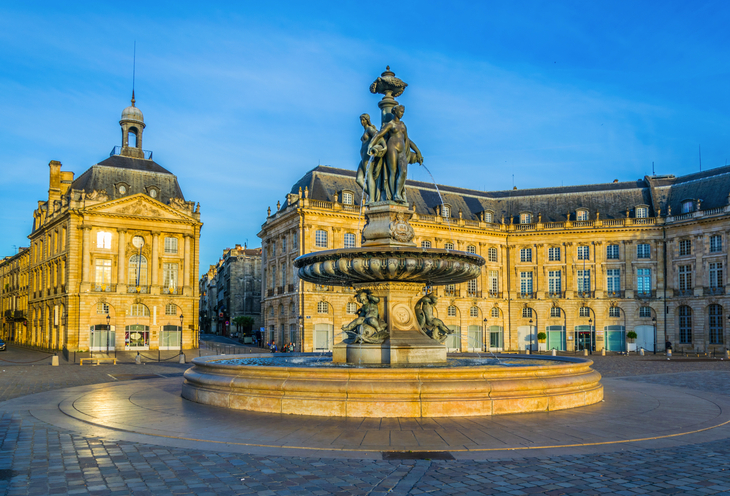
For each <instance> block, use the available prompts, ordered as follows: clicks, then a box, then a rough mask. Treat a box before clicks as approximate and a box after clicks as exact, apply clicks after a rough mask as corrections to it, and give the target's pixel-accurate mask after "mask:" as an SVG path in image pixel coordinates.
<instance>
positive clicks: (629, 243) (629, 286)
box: [623, 240, 636, 298]
mask: <svg viewBox="0 0 730 496" xmlns="http://www.w3.org/2000/svg"><path fill="white" fill-rule="evenodd" d="M635 252H636V248H635V247H634V242H633V240H624V260H625V261H626V271H625V273H626V275H625V276H624V279H625V280H624V281H623V282H624V288H626V298H633V297H634V258H635Z"/></svg>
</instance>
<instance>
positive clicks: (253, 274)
mask: <svg viewBox="0 0 730 496" xmlns="http://www.w3.org/2000/svg"><path fill="white" fill-rule="evenodd" d="M198 285H199V293H200V329H201V331H203V332H208V333H211V334H220V335H223V336H231V335H232V334H233V333H235V332H236V326H235V325H234V324H233V319H235V318H236V317H242V316H248V317H251V318H253V319H254V324H253V330H257V329H259V327H260V326H261V325H262V323H261V248H253V249H249V248H247V247H245V246H244V247H242V246H241V245H236V246H235V248H226V249H225V250H224V251H223V257H222V258H221V259H220V260H219V261H218V263H217V264H216V265H211V266H210V268H209V269H208V272H207V273H206V274H203V276H202V277H201V278H200V281H199V284H198Z"/></svg>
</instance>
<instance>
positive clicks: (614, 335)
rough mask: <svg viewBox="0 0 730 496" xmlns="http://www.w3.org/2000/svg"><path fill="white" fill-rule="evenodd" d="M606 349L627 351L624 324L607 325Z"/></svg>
mask: <svg viewBox="0 0 730 496" xmlns="http://www.w3.org/2000/svg"><path fill="white" fill-rule="evenodd" d="M606 350H607V351H626V339H625V338H624V326H606Z"/></svg>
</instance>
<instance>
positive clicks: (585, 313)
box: [578, 307, 591, 317]
mask: <svg viewBox="0 0 730 496" xmlns="http://www.w3.org/2000/svg"><path fill="white" fill-rule="evenodd" d="M578 315H579V316H581V317H590V316H591V309H590V308H589V307H580V309H579V310H578Z"/></svg>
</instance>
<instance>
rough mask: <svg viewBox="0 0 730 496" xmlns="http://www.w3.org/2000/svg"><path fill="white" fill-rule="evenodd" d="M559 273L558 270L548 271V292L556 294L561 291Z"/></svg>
mask: <svg viewBox="0 0 730 496" xmlns="http://www.w3.org/2000/svg"><path fill="white" fill-rule="evenodd" d="M561 274H562V273H561V271H559V270H551V271H548V289H549V291H550V294H558V293H560V292H561V291H562V288H563V286H562V282H561Z"/></svg>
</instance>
